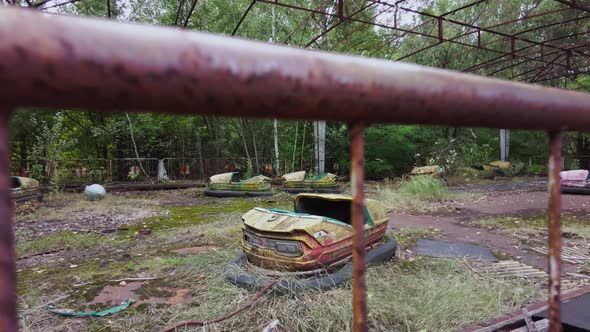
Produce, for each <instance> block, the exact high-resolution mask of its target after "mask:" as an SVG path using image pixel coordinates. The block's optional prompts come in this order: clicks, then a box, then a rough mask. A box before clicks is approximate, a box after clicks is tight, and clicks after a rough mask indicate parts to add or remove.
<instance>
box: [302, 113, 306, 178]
mask: <svg viewBox="0 0 590 332" xmlns="http://www.w3.org/2000/svg"><path fill="white" fill-rule="evenodd" d="M306 128H307V123H306V122H305V121H304V122H303V135H302V137H301V169H302V170H303V152H304V151H305V129H306Z"/></svg>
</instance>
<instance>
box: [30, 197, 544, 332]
mask: <svg viewBox="0 0 590 332" xmlns="http://www.w3.org/2000/svg"><path fill="white" fill-rule="evenodd" d="M289 204H290V202H289ZM251 205H258V206H266V207H275V206H277V207H286V206H285V205H286V203H285V202H283V201H282V200H278V201H272V202H267V203H265V202H264V201H258V202H256V201H247V202H243V201H240V200H236V201H228V202H222V201H217V202H211V203H210V204H209V202H208V201H207V202H206V203H205V204H202V205H200V206H199V205H195V206H191V207H182V208H172V209H167V210H168V211H169V212H170V217H169V219H166V218H165V219H163V220H160V221H159V222H162V223H164V224H166V223H171V224H174V225H175V227H170V228H166V227H160V228H155V229H154V232H153V233H152V234H151V235H149V236H147V237H139V238H134V237H133V236H132V237H131V238H130V239H129V240H127V242H126V246H125V247H122V246H119V247H117V246H115V247H108V246H105V248H107V250H111V251H106V252H102V251H101V252H95V253H94V255H95V256H90V257H95V258H90V259H87V260H84V261H82V262H76V264H78V265H79V266H78V267H76V268H68V265H69V264H70V262H65V263H64V264H66V265H65V268H64V267H63V266H60V265H58V266H54V267H44V269H46V270H45V271H44V272H43V273H40V272H39V271H35V270H32V269H24V270H22V271H21V272H20V273H19V296H20V300H21V301H20V306H21V308H20V310H21V311H20V312H21V325H22V326H21V329H22V330H23V331H39V330H43V331H154V330H159V329H161V328H162V327H164V326H166V325H170V324H173V323H176V322H178V321H181V320H186V319H211V318H215V317H219V316H221V315H223V314H225V313H227V312H228V311H231V310H234V309H236V308H238V307H239V306H241V305H242V304H244V303H245V302H247V301H249V300H250V299H251V298H252V297H253V296H254V292H251V291H248V290H245V289H242V288H239V287H236V286H234V285H232V284H230V283H228V282H226V281H225V280H224V279H223V275H222V271H223V268H224V266H225V264H227V263H228V262H229V261H230V260H232V259H233V258H234V257H235V255H237V254H238V253H239V251H240V248H239V239H240V232H241V230H240V225H241V220H240V215H241V214H242V213H244V212H245V211H243V209H246V210H247V208H249V207H250V206H251ZM224 206H226V208H224ZM205 217H206V218H207V221H208V223H201V222H190V220H193V221H195V220H201V219H200V218H205ZM209 218H211V219H209ZM164 224H163V225H164ZM86 235H91V234H86ZM428 235H429V232H428V231H426V230H415V229H410V230H407V231H406V232H400V236H401V237H402V238H403V241H400V242H403V243H406V244H408V243H410V242H412V241H415V240H416V239H417V238H420V237H424V236H428ZM99 236H101V235H99ZM111 237H112V238H113V239H117V238H120V237H121V236H119V235H116V233H114V234H112V235H108V236H104V239H105V241H106V240H108V239H110V238H111ZM57 238H58V237H56V239H57ZM111 240H112V239H111ZM398 240H399V239H398ZM47 241H48V242H52V241H54V240H47ZM55 241H57V240H55ZM63 241H69V240H65V239H64V240H63ZM93 241H95V239H88V241H86V242H87V243H88V244H89V245H91V244H92V243H93ZM100 242H101V243H100V244H99V246H100V248H103V246H102V242H104V241H100ZM199 245H213V246H216V247H218V248H219V249H218V250H215V251H208V252H201V253H198V254H193V255H189V256H182V255H179V254H176V253H173V252H172V251H171V250H172V249H175V248H179V247H187V246H199ZM40 247H41V245H38V247H36V248H37V249H39V248H40ZM79 248H80V249H79V250H81V251H84V252H85V253H86V254H92V253H93V251H92V249H90V248H88V247H85V246H79ZM123 248H124V249H123ZM29 250H32V249H29ZM94 250H97V249H94ZM123 253H124V254H126V257H125V256H123ZM112 255H116V256H114V259H113V257H112ZM138 274H142V275H146V276H153V277H157V278H158V279H157V280H155V281H150V282H148V283H146V284H144V285H143V286H142V288H141V291H140V292H139V291H138V292H139V293H140V294H138V295H137V297H138V298H140V297H142V296H143V297H145V296H146V294H148V295H149V294H159V293H161V291H160V290H158V286H159V285H166V286H167V287H176V288H183V289H188V290H189V291H190V294H191V298H190V300H189V301H188V302H187V303H184V304H179V305H149V304H141V305H136V306H132V307H131V308H129V309H126V310H124V311H122V312H120V313H118V314H116V315H113V316H109V317H104V318H96V319H84V320H79V319H67V318H60V317H57V316H55V315H53V314H51V313H48V312H47V311H46V310H45V307H46V305H47V304H48V303H55V304H56V305H57V306H58V307H63V308H71V309H74V310H84V309H88V308H90V307H89V306H88V305H87V303H88V302H89V301H90V300H91V299H92V298H93V297H94V296H96V294H97V293H98V292H99V291H100V290H101V289H102V287H104V286H105V285H107V284H112V282H110V281H109V280H111V279H117V278H121V277H133V276H136V275H138ZM367 284H368V290H369V291H368V305H369V324H370V326H371V327H372V328H374V329H376V330H378V331H408V330H410V331H417V330H420V329H426V330H427V331H429V332H431V331H449V330H454V329H456V328H457V327H459V326H463V325H467V324H470V323H474V322H477V321H480V320H482V319H486V318H491V317H494V316H496V315H499V314H501V313H503V312H507V311H511V310H513V309H516V308H517V307H519V306H520V305H522V304H525V303H528V302H531V301H533V300H534V299H537V298H538V292H537V290H536V288H535V287H534V286H533V285H529V284H524V283H522V281H519V280H505V281H495V280H493V279H489V278H486V279H481V278H480V277H479V276H476V275H474V274H472V273H471V272H470V271H469V270H468V269H466V268H464V266H463V265H462V264H461V263H460V262H456V261H447V260H435V259H421V258H418V259H416V260H413V261H391V262H389V263H386V264H383V265H380V266H374V267H370V268H368V270H367ZM351 293H352V291H351V286H350V284H345V285H343V286H342V287H339V288H337V289H333V290H330V291H327V292H303V293H297V294H288V295H266V296H264V297H263V298H262V299H261V300H260V302H258V303H257V304H256V305H255V306H254V307H252V308H250V309H247V311H246V312H244V313H242V314H240V315H238V316H236V317H233V318H231V319H228V320H226V321H224V322H222V323H219V324H212V325H209V326H207V327H205V328H193V329H188V330H192V331H202V330H206V331H260V330H262V329H263V327H264V326H266V325H267V324H268V323H269V322H270V321H271V320H273V319H279V320H280V321H281V324H283V325H284V326H285V327H286V329H288V330H289V331H347V330H351V328H352V316H351V312H352V308H351V302H352V300H351ZM159 295H162V294H159Z"/></svg>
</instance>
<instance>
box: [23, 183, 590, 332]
mask: <svg viewBox="0 0 590 332" xmlns="http://www.w3.org/2000/svg"><path fill="white" fill-rule="evenodd" d="M544 187H545V182H544V180H543V179H533V180H530V181H523V182H519V183H517V184H515V183H514V182H512V181H505V182H503V181H497V182H495V183H486V184H483V185H471V184H470V185H468V186H462V187H455V188H451V189H452V190H453V191H458V192H467V193H476V194H475V195H470V196H468V197H470V199H469V200H457V201H450V202H444V204H439V205H440V206H443V205H444V208H440V209H437V210H436V211H433V212H429V213H428V214H411V213H407V212H391V213H390V214H389V217H390V221H389V226H390V228H391V231H392V233H393V234H394V235H395V234H403V233H404V232H405V231H404V230H407V229H418V230H426V231H425V232H420V234H421V235H420V236H419V237H426V238H441V239H444V240H449V241H457V242H465V243H474V244H479V245H483V246H486V247H489V248H491V249H492V250H493V251H494V253H495V254H497V256H498V257H502V258H510V259H514V260H518V261H521V262H523V263H525V264H528V265H532V266H535V267H538V268H540V269H545V268H546V265H547V264H546V259H545V257H544V256H543V255H542V254H539V253H535V252H533V251H531V250H529V247H530V246H532V245H533V244H535V245H539V244H542V243H543V242H544V241H545V237H546V233H544V232H543V230H539V229H537V228H527V229H526V232H525V233H523V234H519V232H518V231H517V232H514V231H513V230H510V231H507V230H506V229H504V228H501V227H496V226H495V225H492V226H490V225H489V224H485V225H481V224H478V223H477V222H478V221H480V220H488V219H493V218H502V217H511V218H514V217H537V216H540V215H541V214H543V213H546V210H547V208H546V205H547V198H548V195H547V193H546V192H544V191H542V190H543V189H544ZM368 194H369V195H371V191H370V190H369V191H368ZM292 199H293V196H289V195H285V194H278V195H275V196H274V197H272V198H264V199H240V200H232V199H213V198H207V197H203V196H202V189H181V190H168V191H144V192H127V193H118V194H113V195H109V197H108V198H106V199H105V200H103V201H99V202H88V201H86V200H85V199H84V198H83V196H82V194H59V195H56V196H52V197H49V198H48V199H47V201H45V202H43V203H42V204H38V205H36V204H35V203H31V204H29V205H21V206H18V207H17V209H16V214H17V217H16V227H15V230H16V240H17V256H18V260H17V268H18V272H19V296H20V309H19V310H20V312H21V326H22V330H23V331H144V330H147V331H152V330H153V331H157V330H158V329H160V328H162V327H163V326H162V324H163V323H164V322H174V321H178V320H182V319H188V318H194V317H195V316H197V317H203V316H206V317H215V316H217V315H218V313H219V312H227V311H228V309H225V307H226V306H229V307H232V308H233V307H236V306H237V304H236V303H234V302H235V301H236V300H234V301H230V302H228V298H235V299H237V301H238V302H241V301H245V300H246V299H247V298H250V297H251V296H252V294H250V293H249V292H248V291H246V290H241V289H237V288H235V287H227V286H226V284H225V283H224V281H223V279H222V277H221V273H220V272H221V269H222V268H223V266H224V264H225V262H227V261H229V260H231V259H232V257H234V256H235V254H236V253H237V252H238V251H239V239H240V233H241V229H240V223H241V221H240V216H241V214H242V213H244V212H246V211H248V210H249V209H251V208H253V207H255V206H263V207H277V208H290V207H292ZM439 205H437V206H439ZM589 207H590V196H571V195H565V196H563V211H564V214H566V215H571V216H575V217H576V218H579V219H580V220H581V221H580V222H587V223H588V224H590V208H589ZM210 224H211V225H214V226H211V225H210ZM517 230H518V229H517ZM530 232H535V233H534V234H535V236H534V237H533V238H532V239H530V237H531V233H530ZM564 241H565V245H566V246H567V245H576V244H577V243H580V242H581V241H584V242H585V241H586V238H585V237H582V238H580V237H577V236H573V237H572V238H567V239H564ZM402 250H404V251H405V252H409V253H410V255H413V254H412V252H413V250H414V248H413V244H408V245H406V246H403V248H402ZM589 254H590V253H589ZM400 259H402V260H403V258H400ZM407 264H410V265H409V266H410V268H409V270H408V271H410V272H411V273H414V272H415V268H414V267H411V266H413V265H412V264H413V262H402V264H401V265H399V266H396V265H395V263H393V264H392V265H391V266H388V267H384V268H383V269H385V270H386V271H390V270H387V269H402V270H401V271H402V272H403V271H404V270H403V269H404V268H406V267H407V266H406V265H407ZM564 267H565V271H566V272H568V271H570V272H575V273H578V274H581V275H583V274H588V269H589V267H590V265H588V264H587V263H586V264H569V263H568V264H564ZM451 270H452V271H455V270H457V269H456V267H451ZM396 271H397V270H396ZM398 272H399V271H398ZM429 273H430V272H429ZM447 275H448V273H446V272H445V273H444V274H443V279H441V280H444V278H446V276H447ZM369 276H371V274H369ZM428 279H430V278H428ZM394 280H395V278H394V279H387V281H386V282H393V281H394ZM369 281H371V279H369ZM381 283H383V281H379V282H378V284H381ZM474 284H475V285H477V282H476V283H474ZM522 287H524V286H522ZM390 289H392V290H396V289H399V287H397V286H393V287H392V288H390ZM518 289H520V288H518ZM345 295H346V296H349V292H348V291H346V290H340V291H338V292H337V293H334V294H333V296H345ZM375 296H377V295H375ZM412 297H415V295H411V297H410V298H412ZM129 298H136V299H137V302H136V303H135V304H134V306H133V308H130V309H126V311H125V313H124V314H123V316H116V315H115V316H113V317H115V318H112V319H111V318H108V319H106V318H102V319H98V318H96V319H84V318H70V319H63V318H59V317H57V316H56V315H52V314H50V313H48V312H47V310H46V306H47V305H48V304H54V305H56V307H58V308H70V309H75V310H86V311H88V310H103V309H106V308H109V307H112V306H116V305H119V304H120V303H121V302H123V301H125V300H126V299H129ZM320 299H321V297H318V298H316V299H314V300H313V301H318V300H320ZM530 300H532V298H524V299H520V300H519V301H524V302H522V303H526V302H527V301H530ZM277 301H287V300H285V299H282V300H281V299H280V300H277ZM289 301H292V302H293V305H294V308H298V307H300V306H301V305H300V304H298V302H297V301H301V300H300V299H299V300H298V299H296V298H295V299H291V300H289ZM346 302H347V303H348V300H346ZM207 303H213V304H212V305H208V304H207ZM273 303H274V302H273V301H271V300H269V301H267V302H264V303H263V304H261V305H262V306H267V307H266V309H267V310H269V311H267V312H274V310H276V308H277V307H276V305H278V304H273ZM281 303H283V302H281ZM519 303H520V302H515V301H510V303H509V306H517V305H519ZM283 304H284V303H283ZM179 308H180V309H179ZM437 309H438V307H437ZM191 310H192V311H191ZM338 310H344V312H346V310H347V309H346V308H341V309H338ZM408 310H410V312H411V311H412V310H416V309H415V308H409V309H408ZM421 310H423V311H424V310H425V309H421ZM498 310H499V309H498ZM503 310H505V309H503ZM503 310H502V311H499V313H501V312H503ZM375 311H377V310H375V309H373V311H372V312H375ZM159 315H161V316H159ZM244 315H245V316H244V317H246V316H247V315H248V314H244ZM404 315H405V314H404ZM263 316H264V315H263ZM389 316H390V313H388V312H386V313H384V314H383V317H385V318H381V319H385V320H387V319H391V318H390V317H389ZM117 317H122V318H121V319H117ZM270 318H272V317H268V319H270ZM452 318H454V316H453V317H452ZM490 318H491V317H490ZM265 319H267V317H261V316H256V319H255V320H256V322H257V323H256V324H258V325H256V324H255V326H259V327H260V328H257V329H256V330H262V327H263V326H262V325H263V323H261V322H264V321H265ZM375 319H376V318H375ZM449 319H451V318H449ZM475 319H478V318H475ZM348 320H349V317H348V318H346V319H344V322H345V323H344V324H345V325H344V326H346V324H348V323H347V322H348ZM304 321H305V320H302V322H304ZM465 322H473V318H472V319H471V320H467V321H465ZM465 322H464V323H465ZM225 324H226V325H220V326H218V327H210V328H209V329H208V330H212V331H217V330H219V331H224V330H228V329H229V330H249V329H250V328H252V327H251V326H250V325H249V326H250V327H249V328H248V329H245V328H244V327H243V326H242V327H240V326H241V325H240V318H236V319H232V320H229V321H228V322H227V323H225ZM261 324H262V325H261ZM388 324H392V323H391V322H390V323H388ZM399 324H400V326H405V328H404V329H412V328H413V327H416V326H422V325H420V324H419V321H418V323H416V324H419V325H408V324H410V323H408V319H407V317H405V316H404V318H403V319H402V320H401V321H400V322H399ZM449 324H450V321H449ZM456 324H462V323H456ZM302 326H303V327H302ZM302 326H298V325H297V320H295V321H294V322H291V328H292V330H306V329H309V328H311V327H310V325H302ZM312 326H313V325H312ZM387 326H389V325H385V327H384V328H377V329H376V330H383V329H384V330H390V328H391V326H390V327H387ZM339 328H342V326H340V327H339ZM326 330H334V329H331V328H328V327H326ZM394 330H395V329H394ZM432 330H436V328H435V329H432Z"/></svg>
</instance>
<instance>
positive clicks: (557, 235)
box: [548, 131, 563, 332]
mask: <svg viewBox="0 0 590 332" xmlns="http://www.w3.org/2000/svg"><path fill="white" fill-rule="evenodd" d="M561 137H562V132H561V131H552V132H549V167H548V169H549V188H548V191H549V193H550V198H549V224H548V228H549V301H548V302H549V331H550V332H560V331H561V308H560V307H561V299H560V290H561V285H560V283H561V189H560V188H559V184H560V178H559V172H561V150H562V148H563V144H562V140H561Z"/></svg>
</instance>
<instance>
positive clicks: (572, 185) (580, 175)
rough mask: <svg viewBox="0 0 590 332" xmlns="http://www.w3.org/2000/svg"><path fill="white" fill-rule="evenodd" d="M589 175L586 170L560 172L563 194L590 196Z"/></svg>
mask: <svg viewBox="0 0 590 332" xmlns="http://www.w3.org/2000/svg"><path fill="white" fill-rule="evenodd" d="M588 173H589V172H588V171H587V170H585V169H579V170H573V171H563V172H560V173H559V177H560V179H561V182H560V188H561V192H562V193H564V194H580V195H590V181H589V179H588Z"/></svg>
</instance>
